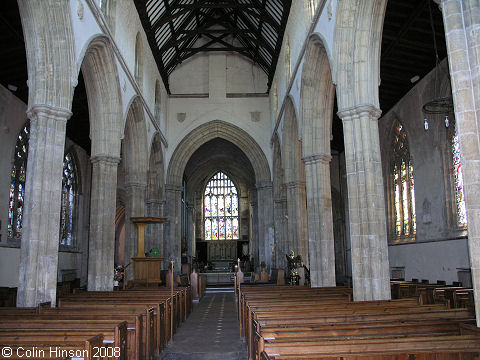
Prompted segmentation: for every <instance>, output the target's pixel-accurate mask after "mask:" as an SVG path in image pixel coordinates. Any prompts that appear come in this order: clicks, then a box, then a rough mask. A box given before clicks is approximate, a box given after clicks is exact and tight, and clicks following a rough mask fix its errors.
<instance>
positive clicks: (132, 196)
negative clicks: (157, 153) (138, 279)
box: [122, 96, 148, 278]
mask: <svg viewBox="0 0 480 360" xmlns="http://www.w3.org/2000/svg"><path fill="white" fill-rule="evenodd" d="M122 144H123V146H122V150H123V159H122V161H123V165H124V166H123V169H124V175H125V190H126V197H127V199H126V203H125V216H126V219H127V221H126V223H125V259H126V261H130V259H131V258H132V257H134V256H135V255H136V254H137V252H136V251H137V229H136V226H135V224H133V223H132V222H131V221H129V219H130V218H131V217H137V216H144V215H145V191H146V188H147V169H148V160H147V159H148V154H147V150H148V146H147V127H146V123H145V116H144V113H143V107H142V103H141V100H140V97H138V96H137V97H135V98H134V99H133V101H132V103H131V105H130V108H129V110H128V112H127V121H126V123H125V137H124V139H123V143H122ZM147 250H148V249H147ZM128 274H129V275H128V276H129V278H130V277H131V276H132V275H133V274H132V271H130V272H129V273H128Z"/></svg>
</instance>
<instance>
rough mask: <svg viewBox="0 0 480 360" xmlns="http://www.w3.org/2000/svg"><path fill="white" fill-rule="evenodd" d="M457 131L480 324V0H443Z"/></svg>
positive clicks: (479, 324)
mask: <svg viewBox="0 0 480 360" xmlns="http://www.w3.org/2000/svg"><path fill="white" fill-rule="evenodd" d="M441 7H442V13H443V23H444V26H445V34H446V40H447V52H448V63H449V67H450V78H451V82H452V94H453V102H454V106H455V120H456V124H457V133H458V138H459V143H460V149H461V151H462V165H463V176H464V186H465V200H466V206H467V216H468V243H469V251H470V261H471V266H472V281H473V289H474V295H475V309H476V315H477V326H480V141H479V130H478V126H479V123H480V106H479V101H480V2H479V1H478V0H442V1H441Z"/></svg>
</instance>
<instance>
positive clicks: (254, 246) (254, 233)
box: [249, 189, 260, 270]
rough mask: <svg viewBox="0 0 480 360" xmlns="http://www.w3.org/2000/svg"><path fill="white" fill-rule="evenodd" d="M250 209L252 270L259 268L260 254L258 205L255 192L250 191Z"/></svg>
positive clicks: (253, 190)
mask: <svg viewBox="0 0 480 360" xmlns="http://www.w3.org/2000/svg"><path fill="white" fill-rule="evenodd" d="M249 193H250V208H251V209H252V211H251V214H250V256H251V257H253V261H254V266H255V268H254V270H256V269H257V267H258V268H260V262H259V259H260V254H259V251H258V203H257V190H255V189H251V190H250V192H249Z"/></svg>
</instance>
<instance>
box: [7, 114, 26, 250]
mask: <svg viewBox="0 0 480 360" xmlns="http://www.w3.org/2000/svg"><path fill="white" fill-rule="evenodd" d="M29 135H30V123H29V121H27V123H26V124H25V127H24V128H23V129H22V131H20V133H19V134H18V137H17V143H16V145H15V155H14V159H13V166H12V174H11V181H10V199H9V207H8V239H9V240H10V241H12V240H13V241H20V240H21V239H22V223H23V204H24V199H25V179H26V175H27V156H28V139H29Z"/></svg>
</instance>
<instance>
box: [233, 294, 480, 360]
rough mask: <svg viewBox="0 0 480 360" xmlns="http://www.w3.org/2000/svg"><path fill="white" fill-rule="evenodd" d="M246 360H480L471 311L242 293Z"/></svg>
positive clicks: (479, 335)
mask: <svg viewBox="0 0 480 360" xmlns="http://www.w3.org/2000/svg"><path fill="white" fill-rule="evenodd" d="M238 294H239V295H238V306H239V309H238V314H239V321H240V329H241V330H240V335H241V336H243V337H244V338H245V340H246V342H247V345H248V354H249V359H250V360H253V359H262V360H268V359H293V360H295V359H322V360H324V359H325V360H327V359H328V360H333V359H342V360H361V359H375V360H377V359H378V360H380V359H381V360H386V359H389V360H390V359H396V360H403V359H405V360H413V359H429V360H430V359H442V360H450V359H452V360H453V359H480V331H479V329H478V328H477V327H476V326H475V317H474V313H473V312H472V311H471V309H467V308H462V309H458V308H457V309H448V308H447V307H446V306H445V304H428V305H422V304H420V301H419V298H406V299H399V300H388V301H386V300H385V301H363V302H353V301H352V290H351V289H350V288H346V287H324V288H307V287H302V286H295V287H292V286H248V285H242V286H240V289H239V291H238Z"/></svg>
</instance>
